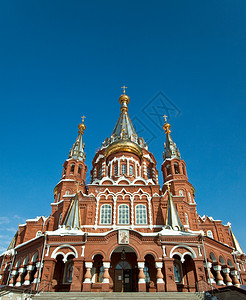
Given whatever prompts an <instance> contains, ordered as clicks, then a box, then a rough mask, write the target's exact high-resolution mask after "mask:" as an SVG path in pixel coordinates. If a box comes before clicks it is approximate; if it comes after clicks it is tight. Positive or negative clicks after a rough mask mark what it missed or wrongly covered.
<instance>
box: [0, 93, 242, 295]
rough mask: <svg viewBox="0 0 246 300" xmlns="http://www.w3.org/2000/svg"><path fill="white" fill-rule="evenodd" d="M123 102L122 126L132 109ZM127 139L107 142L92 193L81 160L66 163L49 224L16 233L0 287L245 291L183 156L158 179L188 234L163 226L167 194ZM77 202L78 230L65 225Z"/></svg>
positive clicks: (142, 152) (237, 261) (95, 167)
mask: <svg viewBox="0 0 246 300" xmlns="http://www.w3.org/2000/svg"><path fill="white" fill-rule="evenodd" d="M122 96H123V97H127V96H126V95H122ZM122 96H121V97H122ZM120 99H121V98H120ZM122 99H123V100H122ZM122 99H121V100H120V102H121V105H122V108H121V111H122V113H121V115H122V116H123V117H124V116H128V114H127V109H126V107H127V104H128V102H129V101H128V102H127V100H126V99H127V98H122ZM125 120H126V122H127V119H125ZM165 124H166V127H167V125H168V126H169V127H168V128H170V125H169V124H167V123H165ZM82 125H83V126H84V124H83V123H82ZM82 125H81V124H80V132H79V134H80V135H81V134H82V135H83V131H84V129H85V126H84V127H83V126H82ZM130 125H131V124H130ZM130 125H129V126H130ZM81 126H82V127H81ZM81 128H82V129H81ZM127 130H128V131H127ZM165 130H166V129H165ZM129 132H130V129H127V128H126V129H125V130H124V129H123V130H122V132H121V134H122V135H121V137H120V139H119V141H118V142H117V141H116V142H115V141H114V140H113V141H112V142H111V143H109V145H107V143H108V141H107V140H105V143H106V144H105V145H106V146H102V147H101V149H100V150H99V151H98V152H97V153H96V155H95V157H94V159H93V162H92V170H91V184H88V185H86V184H85V177H86V172H87V166H86V165H85V163H84V159H76V158H75V157H73V156H72V157H70V158H69V159H67V160H66V161H65V163H64V165H63V172H62V177H61V180H60V181H59V183H58V184H57V185H56V187H55V189H54V202H53V203H51V215H50V216H49V217H48V218H45V217H39V218H36V219H30V220H27V221H26V224H24V225H20V226H19V229H18V236H17V240H16V244H15V246H14V247H13V249H10V250H8V251H6V252H4V253H3V254H2V255H1V256H0V266H1V269H0V278H1V279H0V284H2V285H10V286H22V285H26V286H28V285H30V284H31V283H33V284H34V286H35V288H36V289H39V290H40V289H45V290H50V291H146V292H156V291H183V292H189V291H197V290H200V289H201V287H202V286H207V288H209V287H211V286H215V287H219V286H223V285H232V284H233V285H236V286H239V285H240V284H246V272H245V267H246V266H245V256H244V254H242V253H240V252H238V251H236V250H237V249H234V248H235V242H234V240H233V238H232V235H231V232H230V229H229V226H227V225H222V222H221V221H216V220H213V219H212V218H211V217H210V218H208V217H200V216H199V215H198V214H197V211H196V202H195V190H194V188H193V186H192V184H191V183H190V182H189V181H188V177H187V172H186V164H185V162H184V161H183V160H182V159H181V158H179V155H176V157H173V158H172V157H171V158H166V159H164V161H163V164H162V168H161V170H162V173H163V179H164V183H166V182H169V183H170V195H172V201H173V203H174V204H175V207H176V209H177V213H178V215H179V218H180V221H181V223H182V224H183V226H184V229H183V230H175V228H168V227H165V226H164V225H168V224H167V222H166V220H167V204H168V191H167V186H166V185H165V184H164V185H163V187H162V188H161V187H160V185H159V184H158V171H157V169H156V161H155V158H154V156H153V154H152V153H150V152H149V151H148V149H147V146H146V145H144V144H143V142H142V141H141V139H139V143H138V144H136V143H135V140H134V139H135V136H136V135H135V134H134V133H133V134H132V135H131V139H130V133H129ZM167 132H168V131H167ZM126 134H129V135H128V138H126V136H125V135H126ZM82 135H81V136H80V138H81V141H82ZM111 138H112V136H111ZM113 138H114V137H113ZM136 138H138V137H136ZM77 141H78V140H77ZM171 142H172V140H171ZM81 143H82V142H81ZM141 143H142V145H143V146H142V147H141ZM139 145H140V146H139ZM75 146H76V145H75ZM75 146H74V147H75ZM175 147H176V145H175ZM81 149H82V148H81ZM81 149H80V150H81ZM81 151H82V152H83V149H82V150H81ZM176 151H178V150H176ZM81 157H83V156H81ZM75 195H77V198H78V207H79V212H78V216H79V219H80V221H79V224H80V228H78V226H77V227H76V226H75V225H74V227H73V226H72V227H71V226H66V225H65V224H67V223H66V222H67V220H68V218H69V214H72V213H74V212H73V210H72V208H71V207H72V203H73V201H75V200H74V199H75ZM70 217H71V216H70Z"/></svg>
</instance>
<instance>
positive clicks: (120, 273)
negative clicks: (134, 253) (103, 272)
mask: <svg viewBox="0 0 246 300" xmlns="http://www.w3.org/2000/svg"><path fill="white" fill-rule="evenodd" d="M114 282H115V288H114V291H115V292H131V291H132V270H130V269H126V270H122V269H121V270H119V269H116V270H115V273H114Z"/></svg>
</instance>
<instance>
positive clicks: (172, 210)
mask: <svg viewBox="0 0 246 300" xmlns="http://www.w3.org/2000/svg"><path fill="white" fill-rule="evenodd" d="M166 185H167V193H168V202H167V213H166V222H165V227H166V228H169V229H173V230H181V231H183V229H184V227H183V225H182V223H181V221H180V218H179V215H178V212H177V209H176V206H175V204H174V203H173V197H172V194H171V191H170V183H169V182H167V183H166Z"/></svg>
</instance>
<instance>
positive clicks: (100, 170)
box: [97, 168, 102, 180]
mask: <svg viewBox="0 0 246 300" xmlns="http://www.w3.org/2000/svg"><path fill="white" fill-rule="evenodd" d="M97 178H98V179H99V180H100V179H101V178H102V168H100V169H99V170H98V176H97Z"/></svg>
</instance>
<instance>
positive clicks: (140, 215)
mask: <svg viewBox="0 0 246 300" xmlns="http://www.w3.org/2000/svg"><path fill="white" fill-rule="evenodd" d="M136 224H147V209H146V206H145V205H143V204H138V205H136Z"/></svg>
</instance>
